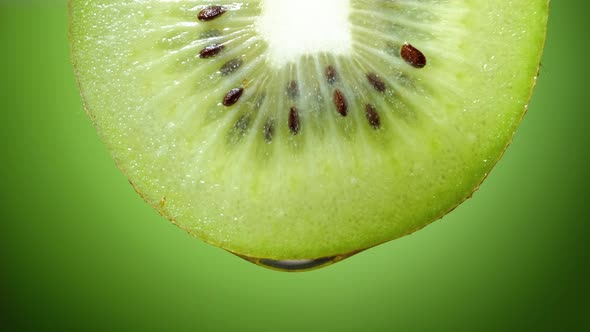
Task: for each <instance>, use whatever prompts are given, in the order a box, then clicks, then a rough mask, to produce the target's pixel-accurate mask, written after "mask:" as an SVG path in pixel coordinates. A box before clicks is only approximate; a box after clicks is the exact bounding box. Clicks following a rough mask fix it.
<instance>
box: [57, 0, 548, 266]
mask: <svg viewBox="0 0 590 332" xmlns="http://www.w3.org/2000/svg"><path fill="white" fill-rule="evenodd" d="M550 3H551V0H547V6H546V8H547V15H548V14H549V12H550ZM67 7H68V20H69V22H70V24H69V29H68V39H69V44H70V61H71V63H72V67H73V73H74V74H75V75H74V76H75V78H76V84H77V87H78V89H79V91H80V97H81V100H82V105H83V108H84V111H85V112H86V114H87V115H88V117H89V118H90V119H91V122H92V125H93V127H94V129H95V130H96V131H97V133H98V134H99V137H102V133H101V131H100V128H99V126H97V123H96V119H95V117H94V116H93V115H92V113H91V112H90V107H89V106H88V102H87V100H86V97H85V95H84V90H83V89H81V82H80V77H79V76H78V75H77V72H78V64H77V62H76V57H75V56H74V53H75V52H74V51H75V50H74V43H73V36H72V25H71V21H72V0H68V2H67ZM546 35H547V25H545V27H544V29H543V36H542V42H541V45H540V48H539V52H538V54H536V57H537V58H539V59H540V58H541V57H542V54H543V50H544V48H545V43H546ZM540 68H541V62H539V63H538V64H537V67H536V69H537V71H536V74H535V75H534V76H533V77H532V78H531V79H532V84H531V88H530V92H529V96H528V98H527V100H528V101H529V102H530V100H531V98H532V95H533V92H534V89H535V87H536V84H537V79H538V77H539V74H540ZM528 104H529V103H527V104H526V105H525V106H524V109H523V112H522V115H521V116H520V118H519V119H517V121H515V123H514V128H517V127H519V126H520V123H521V122H522V120H523V119H524V117H525V115H526V114H527V113H528V106H529V105H528ZM514 135H515V131H513V133H512V135H511V137H510V139H509V140H508V142H507V144H506V145H505V146H504V147H503V150H502V151H501V153H500V154H499V155H498V157H497V158H496V159H495V160H493V162H491V163H490V166H489V168H488V170H487V171H486V172H485V173H484V175H483V176H482V177H481V178H480V179H479V180H478V182H477V183H478V184H477V185H476V186H475V187H474V188H473V190H472V191H471V193H470V194H468V195H467V196H465V197H464V198H463V199H462V200H460V201H459V202H458V203H457V204H455V205H454V206H452V207H451V208H449V209H448V210H447V211H445V212H443V213H441V214H440V215H439V216H437V217H435V218H433V219H432V221H430V222H428V223H425V224H423V225H420V226H419V227H415V228H413V229H410V230H408V231H407V232H405V233H403V234H402V235H400V236H398V237H396V238H392V239H389V240H386V241H382V242H378V243H375V244H374V245H371V246H368V247H365V248H361V249H358V250H355V251H352V252H348V253H339V254H336V255H333V256H330V257H310V258H308V259H304V260H309V261H313V260H321V261H322V263H321V264H318V265H315V266H311V267H309V268H303V269H285V268H281V267H277V266H272V265H268V264H265V263H264V261H277V262H280V261H288V260H290V259H289V258H285V257H264V258H262V257H250V256H247V255H243V254H241V253H237V252H233V251H231V250H228V249H225V248H223V246H222V245H221V244H219V243H216V242H214V241H210V240H206V239H201V240H202V241H204V242H206V243H208V244H211V245H213V246H216V247H219V248H222V249H224V250H226V251H228V252H230V253H232V254H234V255H236V256H238V257H240V258H242V259H244V260H247V261H249V262H251V263H254V264H257V265H260V266H263V267H265V268H268V269H272V270H277V271H283V272H302V271H310V270H315V269H319V268H322V267H325V266H328V265H331V264H334V263H336V262H339V261H342V260H344V259H346V258H349V257H351V256H354V255H356V254H358V253H360V252H363V251H365V250H367V249H370V248H373V247H376V246H379V245H381V244H383V243H387V242H390V241H392V240H395V239H398V238H401V237H404V236H406V235H410V234H412V233H414V232H416V231H419V230H421V229H422V228H424V227H426V226H428V225H430V224H432V223H433V222H435V221H438V220H440V219H442V218H443V217H444V216H445V215H447V214H448V213H450V212H452V211H453V210H455V209H456V208H457V207H458V206H459V205H461V204H462V203H464V202H465V201H466V200H468V199H469V198H471V197H472V196H473V194H474V193H475V192H476V191H477V190H478V189H479V188H480V186H481V184H482V183H483V182H484V181H485V180H486V179H487V177H488V176H489V174H490V172H491V170H492V169H493V168H494V166H496V165H497V163H498V162H499V160H500V159H502V157H503V156H504V154H505V153H506V150H507V149H508V147H509V146H510V145H511V143H512V141H513V138H514ZM103 144H104V143H103ZM113 160H114V162H115V165H116V167H117V168H118V169H119V170H120V171H121V172H122V173H123V174H124V175H125V177H126V178H127V179H128V181H129V183H130V184H131V186H132V188H133V189H134V190H135V192H137V194H138V195H139V196H140V197H141V198H142V199H143V200H144V201H145V202H146V203H148V204H149V205H150V206H152V207H153V208H154V209H155V210H156V211H158V213H159V214H160V215H161V216H163V217H164V218H166V219H167V220H169V221H170V222H171V223H172V224H174V225H175V226H177V227H180V226H179V225H178V223H177V222H176V221H175V220H174V218H172V217H171V216H169V215H167V214H166V213H165V211H164V210H163V209H162V206H160V205H158V204H153V203H152V202H150V201H149V200H148V199H147V198H146V195H145V194H144V193H143V192H142V191H140V190H138V188H137V186H136V185H135V184H134V183H133V181H132V180H131V179H130V178H129V176H128V173H127V171H126V170H125V169H124V168H123V167H121V165H120V163H119V161H118V160H117V159H116V158H113ZM180 228H181V229H183V228H182V227H180ZM183 230H184V229H183ZM184 231H185V232H187V233H189V232H188V231H186V230H184ZM189 234H190V233H189ZM191 235H192V234H191ZM296 260H302V259H301V258H297V259H296Z"/></svg>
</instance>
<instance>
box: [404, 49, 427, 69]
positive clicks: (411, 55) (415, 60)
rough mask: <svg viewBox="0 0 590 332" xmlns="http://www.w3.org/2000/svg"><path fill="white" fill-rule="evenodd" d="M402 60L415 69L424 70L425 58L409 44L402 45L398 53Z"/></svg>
mask: <svg viewBox="0 0 590 332" xmlns="http://www.w3.org/2000/svg"><path fill="white" fill-rule="evenodd" d="M400 55H401V57H402V59H404V60H405V61H406V63H408V64H409V65H411V66H412V67H415V68H424V67H425V66H426V56H425V55H424V53H422V52H421V51H420V50H419V49H417V48H415V47H414V46H412V45H410V44H407V43H406V44H404V45H403V46H402V49H401V51H400Z"/></svg>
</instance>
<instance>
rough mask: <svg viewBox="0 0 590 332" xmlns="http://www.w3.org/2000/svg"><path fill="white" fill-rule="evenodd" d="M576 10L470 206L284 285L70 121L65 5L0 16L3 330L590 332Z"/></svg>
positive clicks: (589, 131)
mask: <svg viewBox="0 0 590 332" xmlns="http://www.w3.org/2000/svg"><path fill="white" fill-rule="evenodd" d="M318 1H321V0H318ZM490 1H492V0H490ZM503 1H508V0H497V2H498V5H501V3H502V2H503ZM589 10H590V6H589V3H588V1H585V0H569V1H568V0H562V1H559V0H555V1H553V3H552V16H551V19H550V27H549V38H548V44H547V49H546V53H545V57H544V61H543V67H542V70H541V77H540V81H539V85H538V88H537V90H536V93H535V96H534V98H533V101H532V104H531V108H530V112H529V114H528V115H527V117H526V118H525V121H524V123H523V124H522V127H521V128H520V130H519V132H518V133H517V135H516V137H515V140H514V144H513V145H512V146H511V147H510V149H509V150H508V152H507V154H506V156H505V157H504V159H503V160H502V161H501V162H500V163H499V165H498V166H497V167H496V169H495V170H494V171H493V172H492V174H491V176H490V177H489V179H488V180H487V181H486V182H485V184H484V185H483V186H482V188H481V190H480V191H479V192H477V193H476V194H475V196H474V197H473V199H471V200H469V201H468V202H466V203H465V204H463V205H462V206H461V207H460V208H458V209H457V210H456V211H454V212H453V213H452V214H451V215H449V216H447V217H445V218H444V219H443V221H440V222H436V223H434V224H433V225H431V226H429V227H427V228H426V229H424V230H422V231H420V232H418V233H416V234H414V235H411V236H408V237H405V238H402V239H399V240H397V241H393V242H390V243H388V244H385V245H382V246H380V247H377V248H374V249H371V250H369V251H367V252H365V253H362V254H360V255H358V256H356V257H353V258H351V259H348V260H346V261H344V262H342V263H339V264H336V265H334V266H331V267H329V268H325V269H322V270H318V271H314V272H308V273H297V274H288V273H279V272H274V271H269V270H266V269H262V268H259V267H256V266H254V265H252V264H250V263H247V262H245V261H242V260H240V259H238V258H236V257H234V256H232V255H229V254H227V253H225V252H224V251H222V250H220V249H217V248H214V247H211V246H209V245H206V244H204V243H202V242H201V241H199V240H197V239H194V238H191V237H189V236H188V235H187V234H185V233H184V232H183V231H181V230H180V229H178V228H176V227H174V226H173V225H172V224H170V223H168V222H167V221H166V220H164V219H163V218H161V217H160V216H159V215H158V214H157V213H155V212H154V211H153V210H152V209H151V208H149V207H148V206H147V205H146V204H145V203H144V202H143V201H142V200H141V199H140V198H139V196H138V195H136V194H135V192H134V191H133V189H132V188H131V186H129V185H128V183H127V181H126V179H125V177H124V176H123V175H122V174H121V173H120V172H119V171H118V170H117V169H116V167H115V166H114V164H113V162H112V161H111V159H110V157H109V155H108V154H107V152H106V151H105V149H104V147H103V145H102V144H101V143H100V142H99V140H98V138H97V136H96V135H95V133H94V130H93V128H92V126H91V123H90V121H89V119H88V118H87V117H86V115H85V113H84V111H83V110H82V106H81V103H80V98H79V96H78V92H77V89H76V85H75V82H74V77H73V74H72V69H71V67H70V64H69V54H68V52H69V50H68V40H67V13H66V4H65V0H64V1H59V0H55V1H54V0H45V1H43V0H39V1H37V0H0V48H1V52H0V79H1V82H2V87H1V89H0V96H1V98H0V107H1V109H0V138H1V140H0V146H1V149H2V150H1V155H0V160H1V163H0V172H1V173H0V174H1V177H0V180H1V181H2V182H1V189H0V207H1V208H0V219H1V220H0V330H2V331H28V330H31V331H44V330H58V331H67V330H76V331H84V330H102V331H115V330H137V331H147V330H169V331H181V330H187V331H188V330H190V331H281V332H282V331H331V330H352V331H428V330H430V331H529V330H530V331H590V222H589V221H588V220H589V219H590V218H588V205H589V202H588V194H587V192H586V191H587V190H588V188H589V184H590V182H589V181H588V168H589V165H588V162H589V160H590V158H589V155H588V151H589V148H588V144H589V143H590V110H589V109H588V104H589V102H588V98H590V93H589V92H590V91H589V90H590V89H589V88H588V86H589V80H590V79H589V77H590V75H589V74H590V73H589V70H588V65H587V64H586V63H585V62H584V61H587V60H588V55H589V51H590V49H589V47H588V42H589V40H590V38H589V31H590V25H589V24H588V21H589V20H588V18H587V16H588V13H589V12H590V11H589Z"/></svg>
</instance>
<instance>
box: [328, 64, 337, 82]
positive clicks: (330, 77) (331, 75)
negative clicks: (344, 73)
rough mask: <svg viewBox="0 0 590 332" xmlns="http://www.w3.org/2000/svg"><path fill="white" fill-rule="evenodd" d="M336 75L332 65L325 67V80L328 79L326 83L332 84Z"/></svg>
mask: <svg viewBox="0 0 590 332" xmlns="http://www.w3.org/2000/svg"><path fill="white" fill-rule="evenodd" d="M336 75H337V74H336V69H335V68H334V67H332V66H328V67H327V68H326V80H327V81H328V83H330V84H334V82H336V79H337V76H336Z"/></svg>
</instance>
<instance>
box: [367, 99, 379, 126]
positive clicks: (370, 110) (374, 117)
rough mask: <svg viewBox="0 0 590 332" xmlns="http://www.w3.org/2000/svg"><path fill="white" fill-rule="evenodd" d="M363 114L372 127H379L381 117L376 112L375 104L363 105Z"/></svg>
mask: <svg viewBox="0 0 590 332" xmlns="http://www.w3.org/2000/svg"><path fill="white" fill-rule="evenodd" d="M365 116H366V117H367V121H369V124H370V125H371V127H373V129H379V127H381V118H380V117H379V113H377V109H376V108H375V106H373V105H371V104H367V105H366V106H365Z"/></svg>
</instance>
